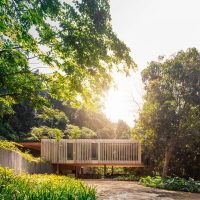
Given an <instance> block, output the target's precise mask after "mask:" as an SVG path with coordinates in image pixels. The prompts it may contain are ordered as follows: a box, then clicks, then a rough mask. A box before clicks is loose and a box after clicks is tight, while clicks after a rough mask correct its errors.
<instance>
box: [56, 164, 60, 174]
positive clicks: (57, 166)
mask: <svg viewBox="0 0 200 200" xmlns="http://www.w3.org/2000/svg"><path fill="white" fill-rule="evenodd" d="M59 171H60V170H59V164H57V165H56V174H59Z"/></svg>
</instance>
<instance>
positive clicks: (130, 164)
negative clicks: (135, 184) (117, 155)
mask: <svg viewBox="0 0 200 200" xmlns="http://www.w3.org/2000/svg"><path fill="white" fill-rule="evenodd" d="M52 164H53V165H62V166H69V167H104V166H105V165H106V166H110V167H112V166H114V167H144V164H143V163H127V164H126V163H110V162H104V163H52Z"/></svg>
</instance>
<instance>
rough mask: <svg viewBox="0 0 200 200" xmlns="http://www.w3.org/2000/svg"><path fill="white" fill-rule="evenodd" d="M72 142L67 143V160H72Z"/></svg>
mask: <svg viewBox="0 0 200 200" xmlns="http://www.w3.org/2000/svg"><path fill="white" fill-rule="evenodd" d="M73 152H74V151H73V143H67V160H73Z"/></svg>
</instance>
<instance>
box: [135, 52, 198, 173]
mask: <svg viewBox="0 0 200 200" xmlns="http://www.w3.org/2000/svg"><path fill="white" fill-rule="evenodd" d="M142 78H143V81H144V83H145V90H146V96H145V102H144V107H143V110H142V112H141V113H140V118H139V121H138V123H137V125H136V128H135V133H136V134H139V135H140V137H141V138H142V139H145V141H146V142H148V143H149V145H156V147H157V148H159V149H158V151H159V153H161V155H160V156H161V157H162V155H163V158H164V159H163V160H162V158H160V159H161V161H162V162H163V171H162V176H163V177H166V176H167V175H168V171H169V166H170V161H171V159H172V157H173V155H174V153H175V152H176V151H179V149H181V148H182V147H184V146H187V145H188V144H189V143H191V141H193V142H195V140H197V137H198V135H199V128H200V123H199V119H200V53H199V52H198V51H197V50H196V49H195V48H193V49H188V50H187V51H186V52H184V51H180V52H178V53H177V54H176V55H174V56H173V57H171V58H169V59H166V60H161V61H158V62H151V63H150V64H149V66H148V67H147V68H146V69H145V70H144V71H143V72H142ZM194 156H195V155H194Z"/></svg>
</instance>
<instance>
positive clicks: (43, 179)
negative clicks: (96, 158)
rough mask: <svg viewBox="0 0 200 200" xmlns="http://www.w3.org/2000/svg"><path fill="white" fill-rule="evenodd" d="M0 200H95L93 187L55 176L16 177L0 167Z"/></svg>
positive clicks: (24, 175) (10, 171)
mask: <svg viewBox="0 0 200 200" xmlns="http://www.w3.org/2000/svg"><path fill="white" fill-rule="evenodd" d="M0 199H8V200H9V199H16V200H24V199H26V200H32V199H38V200H40V199H41V200H44V199H48V200H60V199H68V200H89V199H90V200H95V199H96V194H95V189H94V188H93V187H90V186H88V185H87V184H85V183H83V182H81V181H79V180H75V179H74V178H69V177H66V176H57V175H28V174H23V175H20V176H19V175H16V174H14V173H13V171H12V170H9V169H5V168H2V167H0Z"/></svg>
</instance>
